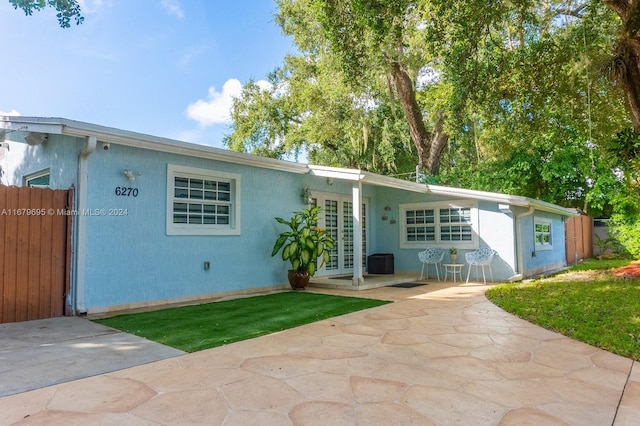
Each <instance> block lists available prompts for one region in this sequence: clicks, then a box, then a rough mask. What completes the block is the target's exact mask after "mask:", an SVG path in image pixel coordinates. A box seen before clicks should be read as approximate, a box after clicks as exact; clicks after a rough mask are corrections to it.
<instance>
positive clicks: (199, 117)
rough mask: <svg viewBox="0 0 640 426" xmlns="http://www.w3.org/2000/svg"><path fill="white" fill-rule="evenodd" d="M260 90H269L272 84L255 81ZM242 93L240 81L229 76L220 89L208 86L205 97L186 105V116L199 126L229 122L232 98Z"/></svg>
mask: <svg viewBox="0 0 640 426" xmlns="http://www.w3.org/2000/svg"><path fill="white" fill-rule="evenodd" d="M255 83H256V84H257V85H258V87H260V89H262V90H267V91H270V90H272V88H273V86H272V84H271V83H269V82H268V81H265V80H258V81H256V82H255ZM241 94H242V83H240V80H238V79H236V78H230V79H229V80H227V81H226V82H225V83H224V84H223V85H222V91H221V92H218V91H217V90H216V88H215V87H213V86H211V87H209V94H208V95H207V99H205V100H202V99H198V100H197V101H195V102H194V103H192V104H190V105H189V106H188V107H187V117H189V118H190V119H192V120H195V121H197V122H198V123H199V124H200V125H201V126H210V125H212V124H230V123H231V108H232V107H233V99H234V98H238V97H240V95H241Z"/></svg>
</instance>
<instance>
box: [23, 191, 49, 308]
mask: <svg viewBox="0 0 640 426" xmlns="http://www.w3.org/2000/svg"><path fill="white" fill-rule="evenodd" d="M23 189H26V190H28V189H30V188H28V187H27V188H23ZM42 192H43V191H29V195H30V200H29V205H30V206H41V205H42ZM39 210H40V209H29V210H27V212H28V214H27V217H26V218H25V219H26V220H28V222H29V250H28V253H27V273H28V276H29V281H28V293H29V296H28V304H27V317H28V318H37V319H40V318H42V317H41V316H40V297H42V296H45V295H44V294H41V290H40V259H41V257H42V253H41V248H42V220H41V216H40V215H39V214H33V215H32V214H30V213H32V212H33V211H37V212H38V213H39Z"/></svg>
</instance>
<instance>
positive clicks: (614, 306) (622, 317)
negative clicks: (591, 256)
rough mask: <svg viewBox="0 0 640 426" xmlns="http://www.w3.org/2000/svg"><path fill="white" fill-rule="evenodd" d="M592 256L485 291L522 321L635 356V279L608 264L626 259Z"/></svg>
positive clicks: (638, 303) (639, 322) (638, 336)
mask: <svg viewBox="0 0 640 426" xmlns="http://www.w3.org/2000/svg"><path fill="white" fill-rule="evenodd" d="M596 262H600V265H601V266H600V267H597V269H598V271H597V272H596V271H594V270H593V269H596V268H593V264H594V263H593V261H592V262H591V263H585V264H584V265H580V268H579V270H580V271H582V272H576V271H577V270H576V269H572V270H571V271H569V272H567V273H565V274H560V275H557V276H555V277H552V278H546V279H541V280H536V281H532V282H530V283H524V284H503V285H498V286H495V287H493V288H491V289H489V290H488V291H487V297H488V298H489V299H490V300H491V301H492V302H493V303H495V304H496V305H498V306H500V307H501V308H503V309H505V310H506V311H508V312H511V313H513V314H515V315H517V316H519V317H521V318H523V319H525V320H527V321H530V322H532V323H534V324H538V325H540V326H542V327H545V328H548V329H550V330H554V331H557V332H559V333H562V334H564V335H566V336H569V337H572V338H574V339H578V340H581V341H583V342H585V343H588V344H590V345H593V346H597V347H600V348H602V349H605V350H607V351H610V352H613V353H616V354H619V355H622V356H625V357H629V358H632V359H635V360H638V361H640V315H639V314H638V313H639V312H640V279H624V278H617V277H615V276H614V275H613V274H612V271H611V270H609V269H608V268H610V267H612V266H622V263H625V264H628V263H629V262H628V261H626V262H621V261H615V262H610V261H609V262H604V261H596Z"/></svg>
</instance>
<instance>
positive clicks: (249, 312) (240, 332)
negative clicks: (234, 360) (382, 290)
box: [96, 292, 389, 352]
mask: <svg viewBox="0 0 640 426" xmlns="http://www.w3.org/2000/svg"><path fill="white" fill-rule="evenodd" d="M385 303H389V302H385V301H381V300H373V299H362V298H355V297H340V296H330V295H323V294H314V293H301V292H285V293H274V294H269V295H266V296H256V297H246V298H240V299H234V300H228V301H221V302H214V303H207V304H201V305H192V306H184V307H179V308H169V309H162V310H159V311H154V312H144V313H139V314H127V315H120V316H117V317H112V318H107V319H101V320H96V322H98V323H100V324H104V325H107V326H109V327H113V328H116V329H119V330H122V331H125V332H127V333H132V334H135V335H137V336H142V337H144V338H146V339H149V340H153V341H154V342H158V343H162V344H163V345H168V346H171V347H174V348H177V349H181V350H183V351H187V352H196V351H201V350H204V349H209V348H214V347H216V346H222V345H226V344H229V343H233V342H238V341H241V340H246V339H252V338H254V337H258V336H262V335H265V334H270V333H275V332H278V331H282V330H286V329H288V328H293V327H297V326H299V325H303V324H309V323H312V322H315V321H320V320H322V319H325V318H331V317H335V316H338V315H343V314H347V313H349V312H354V311H359V310H362V309H368V308H372V307H375V306H380V305H384V304H385Z"/></svg>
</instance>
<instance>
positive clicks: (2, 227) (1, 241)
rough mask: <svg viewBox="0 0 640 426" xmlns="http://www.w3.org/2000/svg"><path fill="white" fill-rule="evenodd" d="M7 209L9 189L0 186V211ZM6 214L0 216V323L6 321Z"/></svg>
mask: <svg viewBox="0 0 640 426" xmlns="http://www.w3.org/2000/svg"><path fill="white" fill-rule="evenodd" d="M6 207H7V187H6V186H3V185H0V209H6ZM6 219H7V216H6V214H0V323H2V322H3V319H4V300H5V297H7V294H6V290H5V285H4V275H5V274H4V272H5V269H6V267H5V260H6V256H5V253H6V252H7V251H6V249H5V244H6V243H7V242H6V240H7V232H6V225H7V224H6V222H7V220H6Z"/></svg>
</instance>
